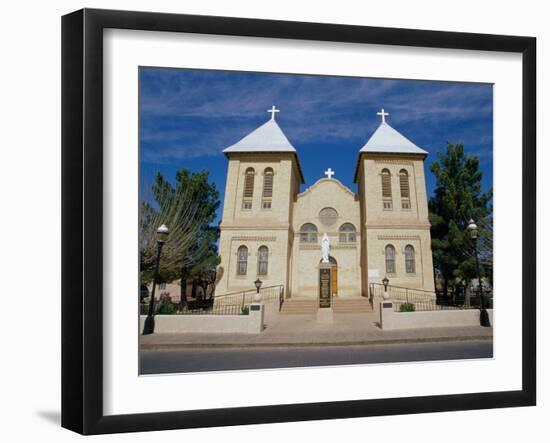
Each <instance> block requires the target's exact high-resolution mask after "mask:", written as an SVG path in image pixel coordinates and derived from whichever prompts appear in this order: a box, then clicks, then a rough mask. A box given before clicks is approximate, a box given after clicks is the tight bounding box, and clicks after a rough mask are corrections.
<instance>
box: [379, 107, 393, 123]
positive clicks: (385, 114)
mask: <svg viewBox="0 0 550 443" xmlns="http://www.w3.org/2000/svg"><path fill="white" fill-rule="evenodd" d="M376 115H380V116H382V123H386V117H387V116H388V115H390V113H389V112H384V108H382V110H381V111H380V112H377V113H376Z"/></svg>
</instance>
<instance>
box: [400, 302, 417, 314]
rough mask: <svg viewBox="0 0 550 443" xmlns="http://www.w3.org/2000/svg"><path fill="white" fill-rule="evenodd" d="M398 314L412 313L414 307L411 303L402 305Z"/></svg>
mask: <svg viewBox="0 0 550 443" xmlns="http://www.w3.org/2000/svg"><path fill="white" fill-rule="evenodd" d="M399 311H400V312H414V311H415V309H414V305H413V304H412V303H403V304H402V305H401V307H400V308H399Z"/></svg>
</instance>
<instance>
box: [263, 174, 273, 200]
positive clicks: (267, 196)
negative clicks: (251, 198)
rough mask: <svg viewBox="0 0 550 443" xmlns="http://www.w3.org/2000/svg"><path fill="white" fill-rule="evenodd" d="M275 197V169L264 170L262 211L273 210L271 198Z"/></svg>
mask: <svg viewBox="0 0 550 443" xmlns="http://www.w3.org/2000/svg"><path fill="white" fill-rule="evenodd" d="M272 197H273V169H272V168H265V169H264V189H263V192H262V209H271V198H272Z"/></svg>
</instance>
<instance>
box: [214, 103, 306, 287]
mask: <svg viewBox="0 0 550 443" xmlns="http://www.w3.org/2000/svg"><path fill="white" fill-rule="evenodd" d="M267 112H268V113H270V114H271V117H270V119H269V120H268V121H267V122H265V123H264V124H263V125H261V126H260V127H258V128H257V129H255V130H254V131H252V132H251V133H250V134H248V135H247V136H245V137H244V138H243V139H241V140H240V141H238V142H237V143H235V144H234V145H231V146H229V147H227V148H226V149H224V151H223V152H224V154H225V156H226V157H227V159H228V166H227V180H226V187H225V197H224V207H223V215H222V222H221V224H220V230H221V232H220V244H219V251H220V256H221V263H220V266H219V268H218V272H219V273H221V278H220V280H219V283H218V285H217V287H216V295H222V294H226V293H230V292H235V291H241V290H248V289H253V288H254V284H253V282H254V281H255V280H256V279H257V278H259V279H260V280H262V281H263V286H264V287H266V286H274V285H284V286H285V288H287V287H288V258H289V257H290V252H291V251H290V249H291V242H290V239H291V238H292V237H293V235H294V233H293V230H292V207H293V204H294V201H295V199H296V195H297V194H298V192H299V189H300V184H301V183H303V182H304V178H303V174H302V170H301V167H300V163H299V161H298V156H297V154H296V149H295V148H294V146H292V144H291V143H290V142H289V140H288V138H287V137H286V135H285V134H284V133H283V131H282V129H281V128H280V126H279V125H278V123H277V121H276V117H275V116H276V114H277V113H279V112H280V111H279V109H277V108H276V107H275V106H272V107H271V108H270V109H268V110H267Z"/></svg>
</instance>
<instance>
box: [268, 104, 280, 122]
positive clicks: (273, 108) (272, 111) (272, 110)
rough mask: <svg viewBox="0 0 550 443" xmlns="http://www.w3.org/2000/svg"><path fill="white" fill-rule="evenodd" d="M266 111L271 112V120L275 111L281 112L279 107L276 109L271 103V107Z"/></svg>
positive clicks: (273, 118)
mask: <svg viewBox="0 0 550 443" xmlns="http://www.w3.org/2000/svg"><path fill="white" fill-rule="evenodd" d="M267 112H269V113H270V114H271V120H275V113H276V112H281V110H280V109H277V108H276V107H275V105H273V106H272V107H271V109H268V110H267Z"/></svg>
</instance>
